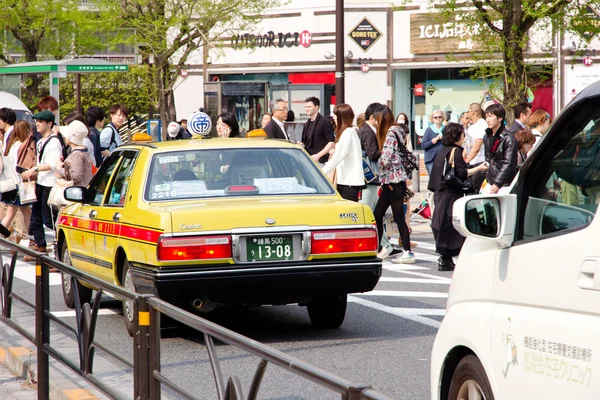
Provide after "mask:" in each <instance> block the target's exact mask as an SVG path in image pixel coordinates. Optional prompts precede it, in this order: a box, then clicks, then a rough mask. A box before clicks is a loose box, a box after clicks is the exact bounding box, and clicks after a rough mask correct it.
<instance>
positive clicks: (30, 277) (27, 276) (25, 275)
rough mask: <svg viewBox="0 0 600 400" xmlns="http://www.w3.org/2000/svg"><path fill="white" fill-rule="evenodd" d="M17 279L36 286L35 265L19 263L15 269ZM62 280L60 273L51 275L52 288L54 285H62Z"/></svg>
mask: <svg viewBox="0 0 600 400" xmlns="http://www.w3.org/2000/svg"><path fill="white" fill-rule="evenodd" d="M15 278H18V279H20V280H22V281H25V282H27V283H31V284H32V285H35V265H29V264H27V263H25V262H23V261H17V265H16V267H15ZM61 284H62V279H61V274H60V273H54V272H53V273H51V274H50V286H52V285H61Z"/></svg>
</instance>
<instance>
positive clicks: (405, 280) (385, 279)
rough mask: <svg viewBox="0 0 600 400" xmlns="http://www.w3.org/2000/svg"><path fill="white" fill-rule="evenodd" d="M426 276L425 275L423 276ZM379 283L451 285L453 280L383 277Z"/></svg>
mask: <svg viewBox="0 0 600 400" xmlns="http://www.w3.org/2000/svg"><path fill="white" fill-rule="evenodd" d="M423 275H425V274H423ZM379 282H403V283H433V284H438V285H449V284H450V283H451V282H452V280H451V279H427V278H389V277H385V276H384V277H381V278H379Z"/></svg>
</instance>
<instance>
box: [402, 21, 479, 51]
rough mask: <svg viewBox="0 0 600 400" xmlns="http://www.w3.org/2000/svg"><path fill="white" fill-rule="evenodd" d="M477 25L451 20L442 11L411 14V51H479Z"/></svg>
mask: <svg viewBox="0 0 600 400" xmlns="http://www.w3.org/2000/svg"><path fill="white" fill-rule="evenodd" d="M479 29H480V28H479V27H477V26H467V25H466V24H463V23H460V22H456V21H449V22H443V20H442V17H441V14H440V13H427V14H411V15H410V52H411V53H413V54H445V53H469V52H472V51H477V46H478V45H477V43H476V42H475V41H474V40H473V36H474V35H476V34H477V33H478V32H479Z"/></svg>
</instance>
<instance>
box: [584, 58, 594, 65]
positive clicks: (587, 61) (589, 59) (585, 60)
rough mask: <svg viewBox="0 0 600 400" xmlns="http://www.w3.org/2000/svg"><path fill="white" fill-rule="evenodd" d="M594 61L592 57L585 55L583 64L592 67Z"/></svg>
mask: <svg viewBox="0 0 600 400" xmlns="http://www.w3.org/2000/svg"><path fill="white" fill-rule="evenodd" d="M592 63H593V61H592V57H584V58H583V65H585V66H586V67H590V66H591V65H592Z"/></svg>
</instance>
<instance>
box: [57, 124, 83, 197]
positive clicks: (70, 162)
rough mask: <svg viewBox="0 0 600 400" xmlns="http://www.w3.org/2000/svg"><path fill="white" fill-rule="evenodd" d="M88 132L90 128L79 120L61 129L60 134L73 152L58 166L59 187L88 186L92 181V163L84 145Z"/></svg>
mask: <svg viewBox="0 0 600 400" xmlns="http://www.w3.org/2000/svg"><path fill="white" fill-rule="evenodd" d="M88 132H89V131H88V127H87V126H86V125H85V124H84V123H83V122H81V121H79V120H75V121H73V122H71V123H70V124H69V125H67V126H61V127H60V133H61V134H62V135H63V137H64V139H65V144H66V145H67V146H69V147H70V148H71V152H70V153H69V155H68V156H67V158H66V159H65V160H62V159H61V160H60V161H58V163H57V164H56V173H57V174H58V176H59V179H57V185H59V186H63V187H68V186H87V185H89V183H90V181H91V180H92V161H91V158H90V156H89V153H88V149H87V147H86V146H85V145H84V144H83V140H84V139H85V138H86V137H87V136H88ZM60 179H62V181H60Z"/></svg>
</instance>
